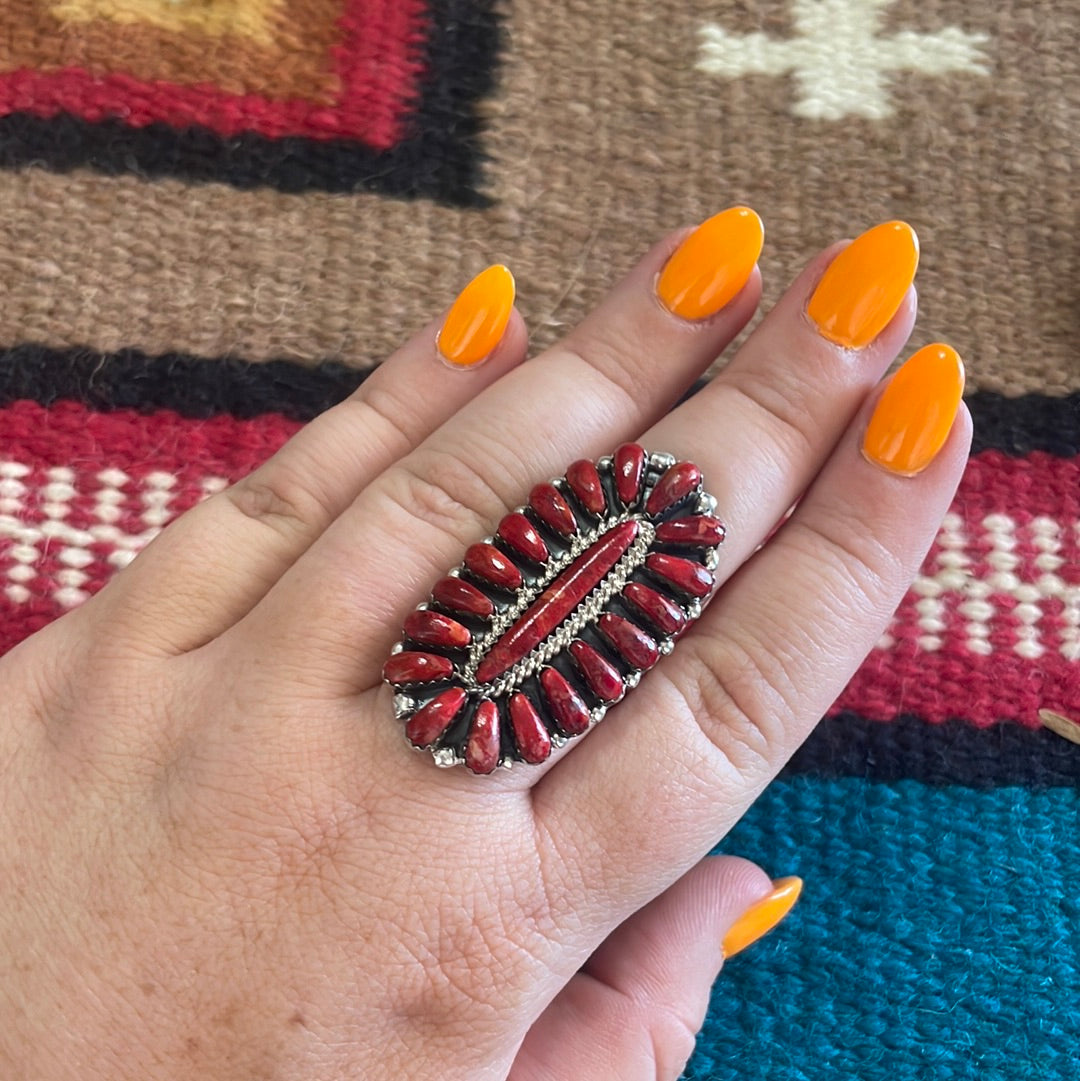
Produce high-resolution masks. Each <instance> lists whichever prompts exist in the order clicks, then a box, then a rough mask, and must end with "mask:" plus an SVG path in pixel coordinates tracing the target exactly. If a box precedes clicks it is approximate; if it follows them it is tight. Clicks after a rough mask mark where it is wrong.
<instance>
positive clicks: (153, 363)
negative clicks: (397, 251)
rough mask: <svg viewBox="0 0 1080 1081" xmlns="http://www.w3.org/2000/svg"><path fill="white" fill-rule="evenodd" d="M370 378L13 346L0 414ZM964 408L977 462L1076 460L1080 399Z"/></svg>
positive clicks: (265, 405) (190, 410)
mask: <svg viewBox="0 0 1080 1081" xmlns="http://www.w3.org/2000/svg"><path fill="white" fill-rule="evenodd" d="M370 370H371V369H370V368H367V369H363V370H360V369H356V368H350V367H346V366H345V365H343V364H338V363H334V362H327V363H324V364H319V365H316V366H313V367H305V366H302V365H298V364H295V363H292V362H290V361H284V360H279V361H267V362H265V363H260V364H250V363H247V362H245V361H243V360H237V359H233V358H225V359H218V360H207V359H203V358H200V357H194V356H189V355H185V354H183V353H166V354H164V355H161V356H148V355H147V354H146V353H143V352H140V351H139V350H138V349H123V350H121V351H120V352H118V353H110V354H102V353H98V352H94V351H92V350H89V349H63V350H60V349H48V348H45V347H44V346H39V345H18V346H14V347H13V348H10V349H5V350H0V405H3V404H6V403H8V402H11V401H14V400H16V399H19V398H28V399H31V400H33V401H36V402H40V403H41V404H42V405H51V404H52V403H53V402H56V401H60V400H61V399H68V400H73V401H78V402H82V403H83V404H84V405H88V406H90V407H91V408H94V409H100V410H109V409H136V410H140V411H143V412H151V411H153V410H155V409H172V410H175V411H176V412H178V413H181V414H182V415H184V416H188V417H209V416H213V415H215V414H217V413H230V414H232V415H233V416H235V417H255V416H258V415H259V414H261V413H282V414H284V415H285V416H288V417H292V418H294V419H296V420H310V419H311V418H312V417H314V416H316V415H318V414H319V413H321V412H322V411H323V410H324V409H326V408H328V407H329V406H331V405H333V404H334V402H337V401H340V400H341V399H342V398H344V397H345V396H346V395H348V394H349V393H350V392H351V391H352V390H354V389H355V388H356V387H357V386H359V385H360V383H361V382H362V381H363V379H364V377H365V376H366V375H368V374H369V372H370ZM967 402H968V406H969V407H970V409H971V412H972V415H973V417H974V420H975V442H974V446H973V451H974V452H976V453H977V452H979V451H982V450H991V449H997V450H1001V451H1004V452H1005V453H1006V454H1010V455H1013V456H1017V457H1019V456H1022V455H1025V454H1029V453H1030V452H1031V451H1036V450H1039V451H1045V452H1047V453H1049V454H1053V455H1056V456H1058V457H1063V458H1070V457H1073V456H1075V455H1077V454H1080V392H1077V393H1074V394H1070V395H1068V396H1067V397H1064V398H1051V397H1047V396H1046V395H1042V394H1026V395H1024V396H1023V397H1019V398H1006V397H1003V396H1002V395H1000V394H990V393H985V392H981V393H978V394H973V395H972V396H971V397H970V398H968V399H967Z"/></svg>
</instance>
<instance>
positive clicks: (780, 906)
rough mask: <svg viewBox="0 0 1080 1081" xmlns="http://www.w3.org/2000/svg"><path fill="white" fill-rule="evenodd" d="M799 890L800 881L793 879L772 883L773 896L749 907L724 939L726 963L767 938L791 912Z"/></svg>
mask: <svg viewBox="0 0 1080 1081" xmlns="http://www.w3.org/2000/svg"><path fill="white" fill-rule="evenodd" d="M802 887H803V883H802V879H801V878H796V877H794V876H792V877H791V878H778V879H777V880H776V881H775V882H773V891H772V893H770V894H768V895H767V896H765V897H763V898H762V899H761V900H760V901H758V902H757V903H756V904H753V905H751V906H750V907H749V908H748V909H747V910H746V911H745V912H744V913H743V914H742V915H741V916H740V917H739V918H738V919H737V920H736V921H735V923H734V924H733V925H732V927H731V930H730V931H728V933H727V934H726V935H725V936H724V942H723V950H724V957H725V959H727V958H730V957H734V956H735V954H737V953H739V952H740V951H742V950H745V949H746V947H747V946H750V945H752V944H753V943H755V942H757V940H758V939H759V938H761V937H762V936H763V935H766V934H768V933H769V932H770V931H771V930H772V929H773V928H774V927H775V926H776V925H777V924H778V923H779V922H780V921H781V920H782V919H783V918H784V917H785V916H786V915H787V914H788V913H789V912H790V911H791V909H792V907H793V906H794V904H795V902H796V901H797V900H798V899H799V894H800V893H802Z"/></svg>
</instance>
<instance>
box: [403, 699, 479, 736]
mask: <svg viewBox="0 0 1080 1081" xmlns="http://www.w3.org/2000/svg"><path fill="white" fill-rule="evenodd" d="M465 698H466V694H465V688H464V687H451V688H450V689H449V690H448V691H443V692H442V694H437V695H435V697H434V698H433V699H432V700H431V701H430V702H428V703H427V705H425V706H423V707H422V708H421V709H418V710H417V711H416V712H415V713H414V714H413V715H412V716H411V717H410V718H409V720H408V723H407V724H406V725H405V735H406V736H407V737H408V739H409V742H410V743H412V744H413V745H414V746H416V747H428V746H430V745H431V744H432V743H434V742H435V741H436V740H437V739H438V738H439V737H440V736H441V735H442V734H443V733H444V732H445V731H446V730H447V729H448V728H449V727H450V722H451V721H452V720H453V719H454V718H455V717H456V716H457V715H458V714H459V713H460V712H461V707H462V706H463V705H464V704H465Z"/></svg>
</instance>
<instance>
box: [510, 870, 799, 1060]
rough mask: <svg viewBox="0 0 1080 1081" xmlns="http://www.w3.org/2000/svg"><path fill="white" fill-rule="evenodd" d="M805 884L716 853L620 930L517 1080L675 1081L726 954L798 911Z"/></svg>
mask: <svg viewBox="0 0 1080 1081" xmlns="http://www.w3.org/2000/svg"><path fill="white" fill-rule="evenodd" d="M801 888H802V881H801V880H800V879H798V878H786V879H780V880H778V881H776V882H775V883H774V882H772V881H771V880H770V879H769V877H768V875H766V874H765V872H764V871H763V870H762V869H761V868H760V867H758V866H757V865H756V864H753V863H750V862H749V861H748V860H743V859H738V858H737V857H734V856H713V857H710V858H708V859H705V860H703V861H702V862H701V863H699V864H698V865H697V866H696V867H694V868H692V869H691V870H690V871H688V872H687V873H686V874H685V875H683V877H682V878H680V879H679V880H678V881H677V882H676V883H674V885H672V886H670V887H669V888H668V889H667V890H666V891H665V892H664V893H662V894H661V895H660V896H659V897H657V898H656V899H655V900H653V901H652V902H651V903H650V904H648V905H646V906H645V907H644V908H643V909H641V910H640V911H639V912H636V913H635V914H634V915H633V916H631V917H630V918H629V919H628V920H626V921H625V922H624V923H623V924H621V925H620V926H619V927H617V928H616V929H615V930H614V931H613V932H612V933H611V934H610V935H609V936H608V938H607V939H606V940H605V941H604V942H603V943H602V944H601V945H600V947H599V949H597V950H596V952H595V953H594V954H593V955H592V957H591V958H590V959H589V960H588V961H587V962H586V964H585V965H584V967H583V968H582V969H581V970H580V971H579V972H578V973H576V974H575V975H574V976H573V977H572V979H571V980H570V982H569V983H568V984H567V985H566V986H565V987H564V988H563V990H562V991H561V992H560V993H559V994H558V995H557V996H556V997H555V999H554V1000H553V1001H552V1002H551V1003H550V1004H549V1005H548V1007H547V1009H546V1010H545V1011H544V1013H543V1014H541V1015H540V1017H539V1018H538V1019H537V1021H536V1023H535V1024H534V1025H533V1027H532V1028H531V1029H530V1031H529V1033H528V1035H527V1036H526V1038H525V1040H524V1042H523V1043H522V1046H521V1049H520V1050H519V1052H518V1056H517V1059H516V1060H515V1063H514V1068H513V1070H512V1071H511V1074H510V1078H511V1081H540V1079H541V1078H545V1079H546V1078H552V1077H574V1078H578V1079H580V1081H607V1079H608V1078H610V1079H612V1081H615V1079H618V1081H633V1079H636V1078H643V1079H644V1078H647V1079H649V1081H655V1079H670V1081H675V1079H676V1078H677V1077H678V1076H679V1075H680V1073H681V1072H682V1069H683V1067H684V1066H685V1065H686V1061H687V1059H688V1058H689V1057H690V1055H691V1053H692V1052H693V1050H694V1041H695V1037H696V1035H697V1032H698V1030H699V1029H700V1028H701V1025H702V1023H703V1022H704V1019H705V1013H706V1010H707V1009H708V1005H709V992H710V989H711V987H712V984H713V982H714V981H715V979H716V976H717V973H718V972H719V970H720V966H721V965H722V964H723V962H724V959H725V957H730V956H732V955H734V954H735V953H738V952H739V951H740V950H742V949H745V948H746V947H747V946H749V945H750V944H751V943H752V942H755V941H756V940H757V939H758V938H760V937H761V936H762V935H764V934H765V933H766V932H767V931H769V930H770V929H771V928H772V927H775V926H776V924H777V923H779V922H780V920H781V919H783V917H784V916H785V915H786V914H787V913H788V911H790V909H791V907H792V905H794V903H795V901H796V900H797V899H798V896H799V892H800V890H801Z"/></svg>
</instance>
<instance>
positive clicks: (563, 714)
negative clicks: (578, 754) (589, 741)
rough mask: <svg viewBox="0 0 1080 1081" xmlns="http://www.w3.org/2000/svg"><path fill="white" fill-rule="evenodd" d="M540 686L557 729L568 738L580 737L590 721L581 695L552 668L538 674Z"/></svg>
mask: <svg viewBox="0 0 1080 1081" xmlns="http://www.w3.org/2000/svg"><path fill="white" fill-rule="evenodd" d="M540 686H541V687H542V688H543V690H544V697H545V698H546V699H547V704H548V707H549V708H550V710H551V715H552V716H553V717H554V718H555V720H556V722H557V723H558V725H559V728H560V729H561V730H562V731H563V732H564V733H565V734H566V735H568V736H580V735H581V733H582V732H584V731H585V729H586V728H588V727H589V720H590V718H589V710H588V708H587V707H586V705H585V703H584V702H583V701H582V700H581V695H580V694H578V693H577V691H575V690H574V688H573V687H571V686H570V684H569V683H568V682H567V681H566V678H565V676H563V674H562V673H561V672H558V671H556V670H555V669H554V668H545V669H544V670H543V671H542V672H541V673H540Z"/></svg>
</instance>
